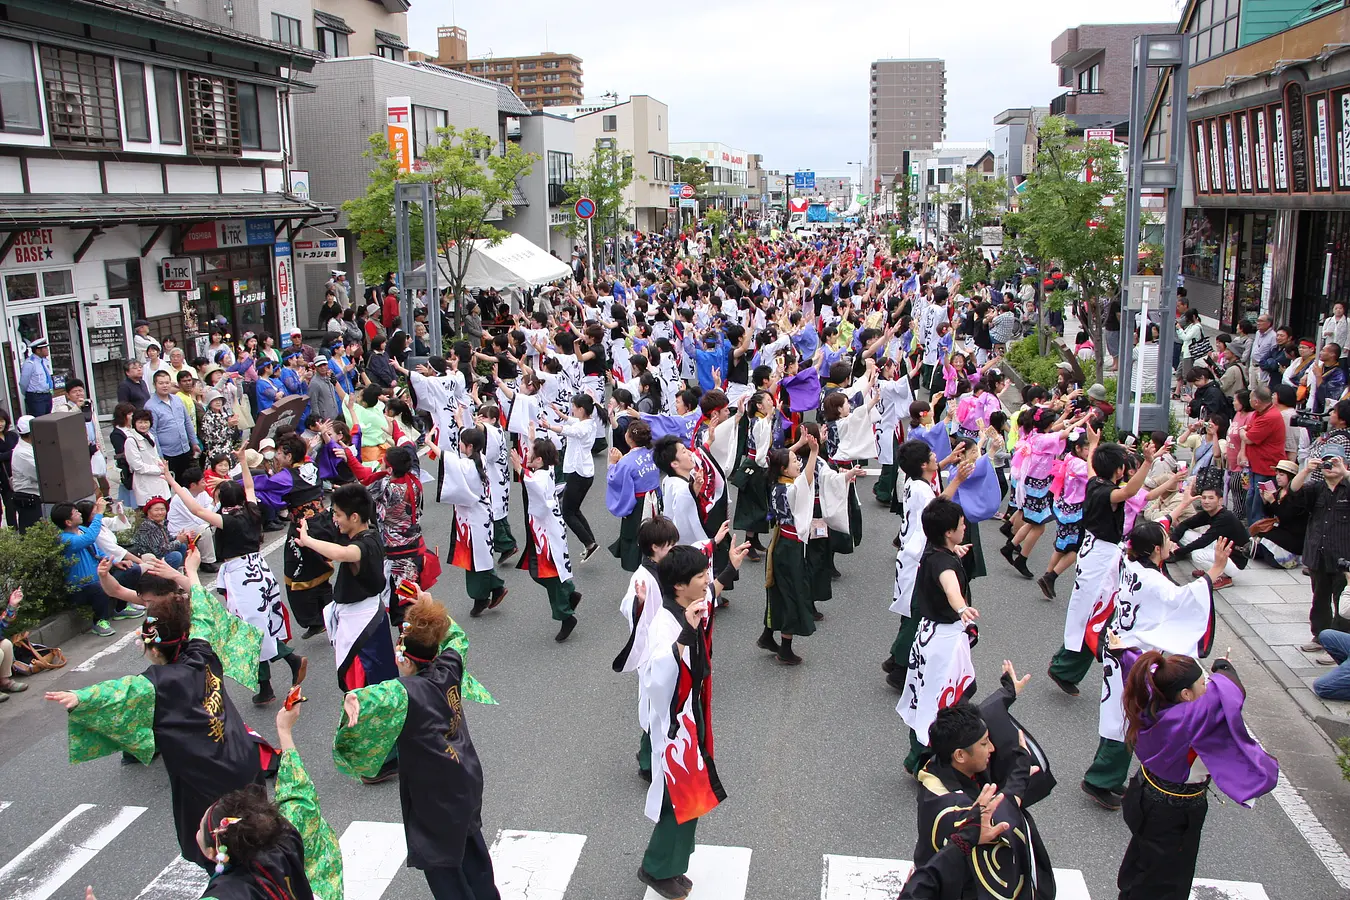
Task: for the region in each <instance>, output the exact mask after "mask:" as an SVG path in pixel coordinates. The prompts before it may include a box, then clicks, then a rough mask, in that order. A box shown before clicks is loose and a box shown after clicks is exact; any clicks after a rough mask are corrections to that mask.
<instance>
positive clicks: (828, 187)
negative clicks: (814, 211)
mask: <svg viewBox="0 0 1350 900" xmlns="http://www.w3.org/2000/svg"><path fill="white" fill-rule="evenodd" d="M815 192H816V195H817V196H820V197H824V198H825V199H826V200H842V201H844V202H845V203H848V202H849V201H851V200H852V199H853V179H852V178H850V177H848V176H847V175H817V176H816V191H815Z"/></svg>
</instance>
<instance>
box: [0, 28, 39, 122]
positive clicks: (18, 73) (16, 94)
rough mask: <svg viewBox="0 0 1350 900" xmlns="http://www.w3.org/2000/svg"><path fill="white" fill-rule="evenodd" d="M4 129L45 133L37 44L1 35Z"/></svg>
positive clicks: (0, 110) (0, 116) (0, 119)
mask: <svg viewBox="0 0 1350 900" xmlns="http://www.w3.org/2000/svg"><path fill="white" fill-rule="evenodd" d="M0 131H3V132H8V133H10V134H41V133H42V114H41V113H40V112H39V111H38V87H37V69H36V68H35V67H34V66H33V45H32V44H25V43H24V42H23V41H11V40H8V39H5V38H0Z"/></svg>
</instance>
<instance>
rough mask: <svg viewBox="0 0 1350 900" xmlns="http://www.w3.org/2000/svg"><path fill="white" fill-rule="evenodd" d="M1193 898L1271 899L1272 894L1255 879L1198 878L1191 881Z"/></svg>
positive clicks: (1212, 899) (1194, 899)
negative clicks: (1221, 879) (1223, 879)
mask: <svg viewBox="0 0 1350 900" xmlns="http://www.w3.org/2000/svg"><path fill="white" fill-rule="evenodd" d="M1191 900H1270V895H1269V894H1267V893H1266V889H1265V888H1264V887H1262V886H1261V885H1260V884H1258V883H1257V882H1255V881H1219V880H1216V879H1213V878H1197V879H1195V880H1194V881H1192V882H1191Z"/></svg>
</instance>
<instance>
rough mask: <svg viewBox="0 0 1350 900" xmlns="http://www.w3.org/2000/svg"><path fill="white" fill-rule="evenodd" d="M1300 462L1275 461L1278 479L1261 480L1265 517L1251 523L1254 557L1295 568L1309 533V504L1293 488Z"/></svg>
mask: <svg viewBox="0 0 1350 900" xmlns="http://www.w3.org/2000/svg"><path fill="white" fill-rule="evenodd" d="M1297 474H1298V466H1297V465H1295V464H1294V463H1292V462H1290V461H1289V460H1287V459H1282V460H1280V461H1279V462H1277V463H1276V464H1275V480H1274V482H1270V481H1264V480H1263V481H1261V482H1260V483H1259V484H1258V485H1257V488H1258V490H1260V492H1261V503H1262V506H1263V507H1264V510H1265V518H1262V519H1259V520H1257V521H1255V522H1253V523H1252V524H1251V528H1250V529H1249V530H1250V531H1251V533H1252V538H1253V540H1252V558H1253V559H1259V560H1260V561H1261V562H1263V563H1265V564H1266V565H1268V566H1275V567H1276V568H1280V569H1292V568H1294V567H1295V566H1298V565H1301V563H1300V556H1301V554H1302V553H1303V541H1304V538H1306V537H1307V535H1308V506H1307V501H1306V499H1305V498H1304V496H1303V494H1301V493H1299V492H1296V491H1293V490H1290V487H1289V485H1290V483H1291V482H1293V480H1294V476H1295V475H1297Z"/></svg>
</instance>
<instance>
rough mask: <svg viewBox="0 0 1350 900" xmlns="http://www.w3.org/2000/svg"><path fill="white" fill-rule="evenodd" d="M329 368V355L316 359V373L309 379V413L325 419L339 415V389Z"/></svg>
mask: <svg viewBox="0 0 1350 900" xmlns="http://www.w3.org/2000/svg"><path fill="white" fill-rule="evenodd" d="M328 370H329V363H328V357H326V356H320V357H318V358H316V359H315V360H314V375H313V377H311V378H310V379H309V388H308V392H309V414H310V415H313V416H318V417H319V418H320V419H323V420H324V421H328V420H329V419H336V418H337V415H338V399H337V391H335V390H334V389H333V380H332V377H331V374H330V372H329V371H328Z"/></svg>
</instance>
